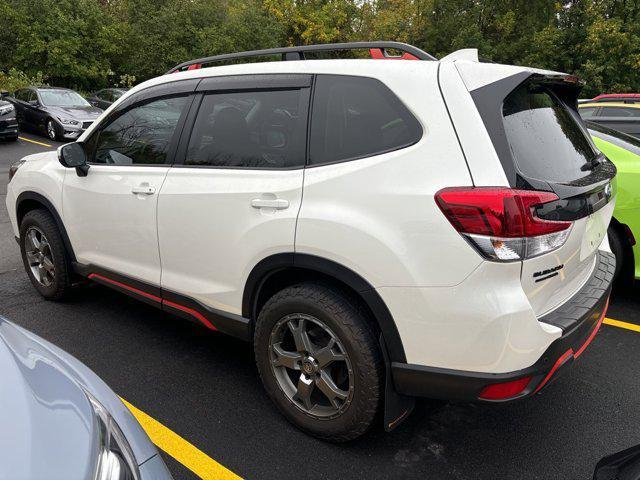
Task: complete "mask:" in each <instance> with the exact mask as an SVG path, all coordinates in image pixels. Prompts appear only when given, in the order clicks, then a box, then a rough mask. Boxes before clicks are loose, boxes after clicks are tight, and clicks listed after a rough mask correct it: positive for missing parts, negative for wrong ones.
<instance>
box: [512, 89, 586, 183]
mask: <svg viewBox="0 0 640 480" xmlns="http://www.w3.org/2000/svg"><path fill="white" fill-rule="evenodd" d="M502 114H503V121H504V128H505V133H506V135H507V139H508V141H509V146H510V148H511V152H512V154H513V157H514V159H515V161H516V163H517V165H518V169H519V170H520V172H521V173H522V174H523V175H525V176H527V177H530V178H534V179H538V180H543V181H549V182H558V183H564V182H572V181H574V180H577V179H579V178H582V177H586V176H588V175H589V174H590V172H589V171H586V170H585V171H582V170H581V167H582V166H584V165H585V163H587V162H590V161H592V160H594V159H595V158H596V156H597V152H596V151H595V149H594V148H593V147H592V144H591V142H590V140H589V139H588V137H587V134H586V131H585V130H584V129H583V128H582V126H581V125H580V124H579V123H578V118H576V116H575V115H574V113H573V111H572V110H571V109H570V108H569V107H568V106H567V105H565V104H564V103H563V102H562V101H561V100H560V99H559V98H558V97H557V96H556V95H555V93H553V91H552V90H551V89H549V88H547V87H545V86H535V85H529V84H524V85H521V86H519V87H518V88H516V89H515V90H514V91H513V92H511V93H510V94H509V96H507V98H506V99H505V101H504V104H503V108H502Z"/></svg>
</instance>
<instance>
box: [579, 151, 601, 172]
mask: <svg viewBox="0 0 640 480" xmlns="http://www.w3.org/2000/svg"><path fill="white" fill-rule="evenodd" d="M603 161H604V158H603V157H602V155H599V156H597V157H596V158H594V159H593V160H591V161H589V162H587V163H585V164H584V165H582V166H581V167H580V170H581V171H583V172H586V171H588V170H594V169H595V168H596V167H597V166H598V165H600V164H601V163H602V162H603Z"/></svg>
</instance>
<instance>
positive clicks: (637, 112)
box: [600, 107, 640, 117]
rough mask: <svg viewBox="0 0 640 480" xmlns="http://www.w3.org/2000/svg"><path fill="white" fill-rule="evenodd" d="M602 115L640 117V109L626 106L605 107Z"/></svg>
mask: <svg viewBox="0 0 640 480" xmlns="http://www.w3.org/2000/svg"><path fill="white" fill-rule="evenodd" d="M600 116H601V117H640V109H638V108H624V107H603V108H602V111H601V112H600Z"/></svg>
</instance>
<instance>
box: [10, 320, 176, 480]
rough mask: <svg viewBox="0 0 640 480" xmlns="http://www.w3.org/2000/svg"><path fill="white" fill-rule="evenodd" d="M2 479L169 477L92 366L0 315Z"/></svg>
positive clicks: (164, 479) (138, 479)
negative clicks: (91, 368) (87, 365)
mask: <svg viewBox="0 0 640 480" xmlns="http://www.w3.org/2000/svg"><path fill="white" fill-rule="evenodd" d="M0 426H1V427H0V429H1V434H0V479H1V480H41V479H42V480H44V479H46V480H57V479H64V480H70V479H73V480H85V479H86V480H150V479H154V480H171V474H170V473H169V471H168V470H167V467H166V466H165V464H164V462H163V461H162V458H161V457H160V455H159V454H158V451H157V449H156V448H155V446H154V445H153V444H152V443H151V441H150V440H149V437H148V436H147V434H146V433H145V432H144V430H143V429H142V427H141V426H140V424H139V423H138V422H137V421H136V420H135V418H134V417H133V415H132V414H131V413H130V412H129V410H128V409H127V408H126V407H125V406H124V404H123V403H122V401H121V400H120V399H119V398H118V396H117V395H116V394H115V393H114V392H113V391H111V389H110V388H109V387H108V386H107V385H106V384H105V383H104V382H103V381H102V380H101V379H100V378H99V377H98V376H97V375H96V374H95V373H93V372H92V371H91V370H89V369H88V368H87V367H86V366H85V365H83V364H82V363H80V362H79V361H78V360H76V359H75V358H73V357H72V356H71V355H69V354H68V353H65V352H64V351H62V350H60V349H59V348H57V347H55V346H54V345H52V344H50V343H49V342H47V341H46V340H43V339H42V338H40V337H38V336H36V335H34V334H32V333H30V332H28V331H27V330H25V329H23V328H21V327H19V326H17V325H15V324H13V323H11V322H9V321H8V320H6V319H4V318H3V317H0Z"/></svg>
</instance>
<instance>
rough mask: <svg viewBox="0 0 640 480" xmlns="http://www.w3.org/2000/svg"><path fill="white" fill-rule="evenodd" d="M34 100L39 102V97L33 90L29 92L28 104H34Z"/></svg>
mask: <svg viewBox="0 0 640 480" xmlns="http://www.w3.org/2000/svg"><path fill="white" fill-rule="evenodd" d="M34 100H38V95H37V94H36V92H35V91H33V90H27V102H33V101H34Z"/></svg>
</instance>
